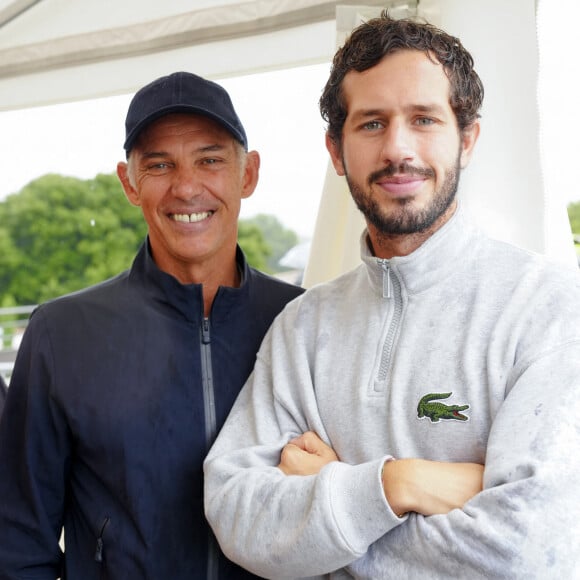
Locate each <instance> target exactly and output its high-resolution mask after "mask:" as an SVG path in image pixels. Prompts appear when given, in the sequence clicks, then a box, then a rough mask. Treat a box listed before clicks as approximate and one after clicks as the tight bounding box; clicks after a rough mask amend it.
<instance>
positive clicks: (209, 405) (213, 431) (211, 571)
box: [201, 317, 218, 580]
mask: <svg viewBox="0 0 580 580" xmlns="http://www.w3.org/2000/svg"><path fill="white" fill-rule="evenodd" d="M211 363H212V361H211V335H210V324H209V318H207V317H204V318H203V320H202V323H201V378H202V384H203V405H204V418H205V445H206V453H207V451H209V448H210V447H211V445H212V443H213V441H214V439H215V437H216V435H217V420H216V413H215V392H214V385H213V368H212V364H211ZM207 546H208V549H207V580H217V578H218V549H217V544H216V540H215V538H214V536H213V534H212V533H211V532H208V538H207Z"/></svg>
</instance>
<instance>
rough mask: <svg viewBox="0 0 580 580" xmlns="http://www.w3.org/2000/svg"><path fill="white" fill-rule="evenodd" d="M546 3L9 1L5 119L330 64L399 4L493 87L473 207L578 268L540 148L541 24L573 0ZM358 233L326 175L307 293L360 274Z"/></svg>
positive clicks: (471, 184) (475, 170) (346, 201)
mask: <svg viewBox="0 0 580 580" xmlns="http://www.w3.org/2000/svg"><path fill="white" fill-rule="evenodd" d="M538 1H539V0H538ZM538 1H536V0H509V1H508V0H420V1H419V0H409V1H398V0H390V1H389V0H364V1H363V2H357V1H356V0H343V1H342V2H340V1H333V2H330V1H324V0H253V1H246V2H236V1H233V0H221V1H220V0H197V1H196V2H195V8H192V5H193V3H192V2H191V0H172V1H171V2H164V3H163V2H161V3H160V2H151V1H149V0H126V1H123V2H119V1H118V0H74V1H73V0H0V111H3V110H4V111H6V110H11V109H21V108H26V107H32V106H38V105H46V104H53V103H62V102H68V101H74V100H81V99H88V98H96V97H102V96H108V95H114V94H121V93H129V92H133V91H134V90H136V89H137V88H138V87H140V86H142V85H144V84H146V83H147V82H149V81H150V80H151V79H152V78H155V77H156V76H161V75H163V74H166V73H167V72H168V71H173V70H178V69H184V70H195V71H196V72H197V73H199V74H202V75H204V76H207V77H211V78H216V79H219V78H225V77H232V76H238V75H243V74H248V73H252V72H257V71H264V70H273V69H280V68H286V67H291V66H298V65H303V64H313V63H318V62H327V61H329V60H330V59H331V57H332V55H333V53H334V50H335V48H336V44H337V42H340V41H341V40H342V37H343V36H344V34H346V33H348V31H349V30H350V29H351V28H352V26H354V25H355V24H356V23H357V22H358V21H360V19H361V18H364V17H368V16H369V15H371V16H372V15H373V14H376V13H377V11H378V10H379V9H380V8H385V7H391V9H392V10H391V11H392V13H393V15H395V16H399V15H401V16H403V15H410V16H416V17H425V18H426V19H428V20H430V21H432V22H433V23H435V24H437V25H440V26H442V27H443V28H445V29H446V30H448V31H449V32H450V33H452V34H454V35H456V36H459V37H460V38H461V39H462V41H463V42H464V44H465V45H466V46H467V47H468V48H469V50H470V51H471V52H472V54H473V55H474V58H475V61H476V64H477V69H478V71H479V73H480V75H481V76H482V79H483V81H484V85H485V87H486V98H485V103H484V111H483V115H484V116H483V131H482V136H481V138H480V142H479V143H478V146H477V151H476V154H475V156H474V160H473V162H472V165H471V166H470V168H468V170H467V171H466V172H464V175H463V177H462V184H463V185H462V191H463V192H465V194H462V195H463V197H464V201H465V203H466V205H468V206H469V207H470V208H471V209H472V210H473V213H475V214H476V215H477V217H478V219H479V220H480V222H481V224H482V226H483V227H484V228H486V229H487V230H488V231H489V232H490V233H491V234H492V235H495V236H496V237H499V238H502V239H506V240H508V241H511V242H514V243H516V244H519V245H521V246H524V247H526V248H529V249H531V250H535V251H540V252H546V253H548V254H550V255H552V256H554V257H556V258H558V259H562V260H564V261H568V262H569V263H572V261H574V264H575V258H574V255H573V247H572V243H571V236H570V228H569V225H568V223H567V218H566V213H565V207H564V203H563V202H562V200H561V199H560V197H559V195H558V194H559V192H558V191H557V188H556V187H555V186H554V184H553V183H552V182H551V181H550V176H547V175H545V174H544V172H543V169H542V168H543V160H544V159H545V156H546V155H547V154H549V151H550V149H551V147H552V145H553V143H552V142H550V141H549V139H548V138H547V137H546V136H544V137H543V138H542V141H540V131H539V128H540V127H541V123H540V120H541V119H540V115H539V112H538V102H537V96H538V80H539V75H538V71H539V58H540V57H541V55H542V50H541V43H540V46H538V36H537V31H536V27H537V14H538V10H542V9H544V10H547V9H548V8H546V7H547V6H549V9H550V10H558V11H559V12H560V13H561V14H564V13H565V11H566V5H567V4H569V3H571V2H575V1H576V0H550V1H549V2H546V0H542V2H539V6H538ZM337 14H338V15H339V18H338V19H337ZM341 14H342V15H343V17H342V18H341V17H340V15H341ZM565 36H566V35H564V34H563V35H562V37H561V38H559V39H556V41H557V42H564V41H565V39H564V37H565ZM538 48H540V50H539V51H538ZM562 52H563V53H566V52H567V49H566V47H563V49H562ZM538 55H540V57H539V56H538ZM565 82H566V80H565V79H562V83H561V84H560V85H559V86H558V87H553V88H552V90H561V91H563V92H565V90H566V86H565ZM0 138H1V136H0ZM552 139H557V137H555V138H554V137H553V138H552ZM297 155H299V152H297ZM569 173H570V176H569V184H568V185H569V186H570V187H577V185H576V183H575V181H573V176H572V173H573V172H569ZM579 197H580V196H579ZM361 227H362V220H361V219H360V217H359V216H358V214H357V212H356V211H355V210H354V206H353V204H352V202H351V200H350V197H349V195H348V193H347V192H346V189H345V187H344V182H343V180H341V179H338V178H336V177H335V176H334V175H333V172H332V171H331V170H330V171H329V173H328V178H327V182H326V185H325V188H324V193H323V196H322V201H321V208H320V212H319V217H318V223H317V227H316V231H315V235H314V240H313V244H312V251H311V259H310V263H309V267H308V269H307V276H306V279H305V283H306V284H307V285H311V284H313V283H315V282H318V281H322V280H325V279H328V278H330V277H332V276H335V275H337V274H339V273H341V272H342V271H344V270H345V269H346V268H349V267H351V266H352V265H353V264H355V263H356V261H357V251H358V249H357V243H358V242H357V238H358V235H359V233H360V229H361Z"/></svg>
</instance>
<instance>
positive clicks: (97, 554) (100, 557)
mask: <svg viewBox="0 0 580 580" xmlns="http://www.w3.org/2000/svg"><path fill="white" fill-rule="evenodd" d="M102 561H103V538H97V549H96V550H95V562H102Z"/></svg>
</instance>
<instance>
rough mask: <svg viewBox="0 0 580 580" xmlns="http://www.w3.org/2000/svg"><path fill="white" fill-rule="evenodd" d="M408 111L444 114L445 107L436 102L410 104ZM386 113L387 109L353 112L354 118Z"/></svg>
mask: <svg viewBox="0 0 580 580" xmlns="http://www.w3.org/2000/svg"><path fill="white" fill-rule="evenodd" d="M405 111H406V112H417V113H436V114H439V115H441V114H443V113H444V108H443V107H442V106H441V105H438V104H435V103H427V104H416V103H415V104H413V103H412V104H410V105H407V106H406V107H405ZM384 115H386V111H385V109H361V110H360V111H356V112H355V113H353V115H352V118H353V119H355V120H356V119H370V118H373V117H382V116H384Z"/></svg>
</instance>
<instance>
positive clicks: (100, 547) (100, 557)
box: [95, 516, 111, 563]
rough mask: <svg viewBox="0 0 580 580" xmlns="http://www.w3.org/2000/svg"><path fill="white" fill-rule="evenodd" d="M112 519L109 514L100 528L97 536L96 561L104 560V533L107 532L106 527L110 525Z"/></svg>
mask: <svg viewBox="0 0 580 580" xmlns="http://www.w3.org/2000/svg"><path fill="white" fill-rule="evenodd" d="M110 521H111V518H110V517H109V516H107V517H106V518H105V519H104V521H103V525H102V526H101V529H100V530H99V535H98V536H97V548H96V550H95V562H99V563H100V562H102V561H103V534H104V533H105V528H106V527H107V526H108V525H109V522H110Z"/></svg>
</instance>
